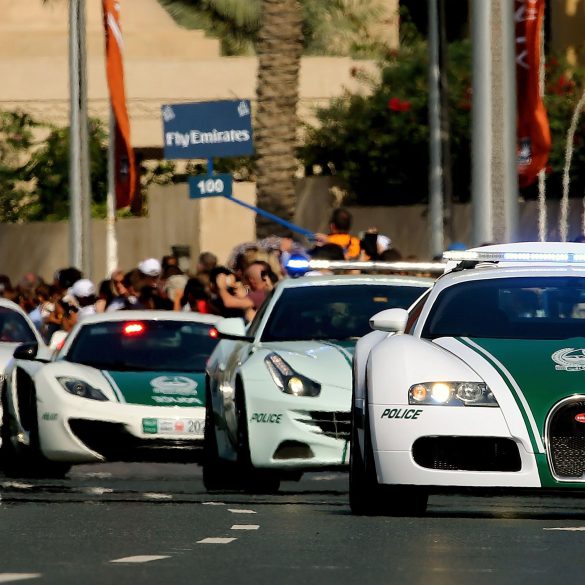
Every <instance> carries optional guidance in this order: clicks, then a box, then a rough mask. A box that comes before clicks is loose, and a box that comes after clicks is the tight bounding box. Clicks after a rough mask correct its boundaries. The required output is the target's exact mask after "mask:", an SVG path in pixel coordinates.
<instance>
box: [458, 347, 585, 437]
mask: <svg viewBox="0 0 585 585" xmlns="http://www.w3.org/2000/svg"><path fill="white" fill-rule="evenodd" d="M460 341H462V342H463V343H465V344H466V345H467V346H468V347H470V348H471V349H474V350H475V351H477V352H478V353H480V354H481V356H482V357H483V358H484V359H485V360H487V361H488V362H489V363H491V365H492V366H493V367H494V368H495V369H496V370H497V371H498V372H499V373H500V375H501V376H502V378H503V380H504V381H505V383H506V384H507V386H508V387H509V388H510V391H511V392H512V393H513V394H514V395H516V394H517V391H516V389H515V385H517V387H518V388H519V389H520V391H521V393H522V394H523V396H524V398H525V400H526V402H527V404H528V406H529V408H530V410H531V411H532V415H533V416H534V419H535V421H536V424H537V425H538V428H539V429H540V430H541V431H543V430H544V426H545V420H546V417H547V415H548V413H549V412H550V410H551V408H552V407H553V406H554V405H555V404H556V403H557V402H558V401H559V400H561V399H562V398H564V397H566V396H571V395H573V394H585V338H583V337H578V338H573V339H554V340H553V339H547V340H522V339H475V338H472V339H470V340H465V339H462V340H460ZM469 342H471V343H469Z"/></svg>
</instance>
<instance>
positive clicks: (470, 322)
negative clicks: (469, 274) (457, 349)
mask: <svg viewBox="0 0 585 585" xmlns="http://www.w3.org/2000/svg"><path fill="white" fill-rule="evenodd" d="M422 337H425V338H428V339H434V338H436V337H484V338H485V337H491V338H502V339H568V338H571V337H585V278H579V277H529V278H524V277H522V278H491V279H487V280H476V281H471V282H466V283H460V284H456V285H454V286H451V287H449V288H446V289H445V290H444V291H443V292H441V294H440V295H439V296H438V297H437V299H436V301H435V303H434V305H433V307H432V309H431V312H430V314H429V316H428V317H427V320H426V322H425V325H424V327H423V331H422Z"/></svg>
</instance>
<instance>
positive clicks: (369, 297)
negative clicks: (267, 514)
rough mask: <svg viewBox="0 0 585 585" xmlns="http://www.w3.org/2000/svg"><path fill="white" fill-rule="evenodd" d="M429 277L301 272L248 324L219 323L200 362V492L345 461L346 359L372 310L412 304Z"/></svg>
mask: <svg viewBox="0 0 585 585" xmlns="http://www.w3.org/2000/svg"><path fill="white" fill-rule="evenodd" d="M432 282H433V280H432V279H430V278H415V277H408V276H383V275H355V276H333V275H329V276H306V277H302V278H298V279H292V278H291V279H287V280H285V281H283V282H281V283H280V284H279V285H278V286H277V287H276V288H275V289H274V291H273V292H272V296H271V297H270V298H268V299H267V300H266V301H265V302H264V304H263V305H262V308H261V309H260V310H259V312H258V314H257V315H256V317H255V319H254V320H253V321H252V323H251V324H250V325H249V326H248V328H247V329H246V328H245V326H244V322H243V321H242V320H241V319H225V320H223V321H222V322H221V323H219V324H218V331H219V334H220V338H221V341H220V342H219V344H218V346H217V347H216V349H215V351H214V352H213V354H212V355H211V358H210V360H209V364H208V367H207V382H206V384H207V398H206V424H205V442H204V443H205V444H204V462H203V479H204V483H205V486H206V488H207V489H210V490H213V489H224V488H236V489H239V488H243V489H247V490H250V491H274V490H276V489H278V486H279V484H280V480H281V478H282V477H283V476H286V477H289V478H293V477H300V474H301V473H302V472H303V471H305V470H320V469H323V468H330V467H336V468H340V467H342V466H345V467H347V464H348V462H349V444H348V443H349V437H350V433H349V430H350V420H349V416H350V406H351V360H352V354H353V349H354V346H355V343H356V341H357V339H358V338H359V337H360V336H361V335H364V334H365V333H366V332H367V330H368V319H369V317H370V315H371V314H372V313H375V312H378V311H379V310H381V309H384V308H388V307H409V306H410V305H411V304H412V303H413V302H414V301H415V300H416V299H417V298H418V297H419V296H420V295H421V294H422V293H424V292H425V291H426V290H427V289H428V287H429V286H430V285H431V283H432Z"/></svg>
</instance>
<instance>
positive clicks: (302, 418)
mask: <svg viewBox="0 0 585 585" xmlns="http://www.w3.org/2000/svg"><path fill="white" fill-rule="evenodd" d="M267 396H269V398H267ZM350 404H351V391H350V390H348V389H343V388H322V391H321V394H320V396H319V397H316V398H308V397H298V396H290V395H287V394H284V393H282V392H280V391H279V390H278V389H276V388H270V389H269V391H267V392H263V393H261V394H260V393H253V394H248V395H247V403H246V408H247V421H248V437H249V444H250V456H251V460H252V464H253V465H254V466H255V467H259V468H280V469H307V470H309V469H315V468H320V469H322V468H324V467H325V468H332V467H343V466H346V465H347V464H348V463H349V438H350V425H351V421H350Z"/></svg>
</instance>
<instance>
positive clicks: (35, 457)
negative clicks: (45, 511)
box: [1, 391, 71, 479]
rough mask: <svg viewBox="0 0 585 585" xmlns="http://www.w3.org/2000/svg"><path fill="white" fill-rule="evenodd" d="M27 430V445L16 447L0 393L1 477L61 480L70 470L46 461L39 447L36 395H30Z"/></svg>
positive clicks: (64, 466) (6, 407) (63, 465)
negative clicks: (0, 403)
mask: <svg viewBox="0 0 585 585" xmlns="http://www.w3.org/2000/svg"><path fill="white" fill-rule="evenodd" d="M30 409H31V410H30V428H29V429H26V430H28V433H29V444H28V445H24V444H19V445H16V444H15V443H14V442H13V441H12V433H11V431H10V429H11V427H12V426H13V423H14V421H13V420H12V417H11V416H10V413H9V411H8V399H7V396H6V393H5V392H3V393H2V411H3V414H2V418H3V420H2V429H1V432H2V448H1V453H2V456H1V459H2V468H3V471H4V474H5V475H7V476H9V477H26V478H38V479H61V478H63V477H64V476H65V475H66V474H67V473H68V472H69V470H70V469H71V465H69V464H68V463H61V462H59V461H50V460H49V459H47V458H46V457H45V456H44V455H43V453H42V451H41V446H40V437H39V426H38V413H37V402H36V393H35V392H34V391H31V395H30Z"/></svg>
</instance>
